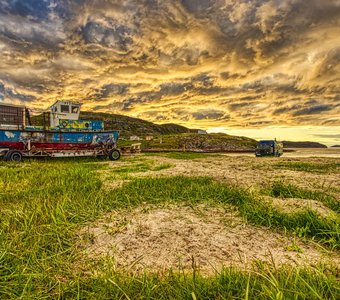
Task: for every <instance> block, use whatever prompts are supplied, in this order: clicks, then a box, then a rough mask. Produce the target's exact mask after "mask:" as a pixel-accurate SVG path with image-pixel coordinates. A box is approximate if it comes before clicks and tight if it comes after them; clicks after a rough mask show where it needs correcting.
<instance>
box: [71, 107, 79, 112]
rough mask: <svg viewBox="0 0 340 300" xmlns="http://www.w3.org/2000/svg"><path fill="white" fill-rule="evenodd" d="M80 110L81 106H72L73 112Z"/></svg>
mask: <svg viewBox="0 0 340 300" xmlns="http://www.w3.org/2000/svg"><path fill="white" fill-rule="evenodd" d="M78 111H79V107H78V106H72V113H73V114H77V113H78Z"/></svg>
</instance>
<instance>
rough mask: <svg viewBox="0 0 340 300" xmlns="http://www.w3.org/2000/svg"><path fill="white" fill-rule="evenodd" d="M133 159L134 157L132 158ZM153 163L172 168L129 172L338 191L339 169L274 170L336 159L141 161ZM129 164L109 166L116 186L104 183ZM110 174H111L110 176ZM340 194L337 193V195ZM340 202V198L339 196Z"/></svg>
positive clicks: (238, 184) (138, 175)
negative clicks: (285, 165) (288, 164)
mask: <svg viewBox="0 0 340 300" xmlns="http://www.w3.org/2000/svg"><path fill="white" fill-rule="evenodd" d="M134 159H135V158H134ZM143 160H144V161H145V160H146V161H150V160H151V161H153V164H154V165H160V164H165V163H168V164H171V165H172V167H171V168H168V169H164V170H160V171H147V172H140V173H133V172H131V173H129V175H130V176H134V177H161V176H177V175H182V176H208V177H212V178H215V179H217V180H219V181H221V182H224V183H228V184H235V185H237V186H242V187H246V188H253V187H257V188H258V187H261V186H262V187H263V186H265V185H266V184H268V183H270V182H273V181H282V180H284V181H285V182H288V183H293V184H295V185H298V186H300V187H304V188H308V189H313V190H321V191H324V190H325V189H326V190H327V191H332V190H335V191H336V192H340V173H339V172H340V170H339V171H338V172H329V173H327V174H324V173H312V172H301V171H294V170H288V169H279V168H275V167H274V165H275V164H277V163H279V162H309V163H322V164H324V163H340V159H337V158H285V157H280V158H256V157H253V156H252V157H248V156H229V155H221V156H211V157H208V158H203V159H194V160H181V159H171V158H167V157H162V156H148V157H145V156H141V157H140V161H143ZM129 164H131V162H130V160H129V158H127V159H125V160H124V159H123V160H121V161H119V162H113V163H109V170H108V172H107V170H106V171H103V172H102V175H103V176H104V177H103V178H104V181H105V182H106V184H107V186H108V187H109V186H110V185H113V187H114V188H115V187H116V184H117V183H116V182H114V180H113V181H111V182H108V181H107V180H105V172H106V175H107V174H110V170H111V171H114V169H115V168H120V167H122V166H125V165H129ZM111 174H112V173H111ZM337 194H339V193H337ZM339 200H340V197H339Z"/></svg>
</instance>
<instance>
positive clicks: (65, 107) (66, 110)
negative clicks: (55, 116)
mask: <svg viewBox="0 0 340 300" xmlns="http://www.w3.org/2000/svg"><path fill="white" fill-rule="evenodd" d="M60 112H62V113H69V112H70V110H69V107H68V105H60Z"/></svg>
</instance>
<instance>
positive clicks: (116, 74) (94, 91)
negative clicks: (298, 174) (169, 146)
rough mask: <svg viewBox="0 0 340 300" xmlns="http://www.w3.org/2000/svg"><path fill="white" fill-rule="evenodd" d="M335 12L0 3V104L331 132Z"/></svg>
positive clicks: (180, 1)
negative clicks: (76, 105)
mask: <svg viewBox="0 0 340 300" xmlns="http://www.w3.org/2000/svg"><path fill="white" fill-rule="evenodd" d="M339 28H340V1H339V0H326V1H325V0H308V1H304V0H281V1H279V0H214V1H212V0H162V1H161V0H138V1H137V0H125V1H121V0H96V1H94V0H76V1H71V0H25V1H20V0H0V101H6V102H11V103H15V104H19V103H25V104H26V105H29V106H31V107H32V108H34V109H41V108H42V107H47V106H48V105H49V104H51V103H52V102H54V101H55V100H56V99H72V100H77V101H80V102H82V103H83V104H84V109H88V110H98V111H103V112H113V113H124V114H128V115H132V116H137V117H142V118H146V119H148V120H150V121H157V122H177V123H180V124H183V125H187V126H192V127H202V128H207V129H208V128H212V127H221V126H224V127H245V126H247V127H248V128H249V127H252V128H256V127H264V126H278V125H280V126H282V125H285V126H305V125H313V126H323V125H329V126H340V98H339V95H340V76H339V74H340V64H339V62H340V35H339Z"/></svg>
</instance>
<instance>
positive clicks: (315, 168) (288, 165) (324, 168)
mask: <svg viewBox="0 0 340 300" xmlns="http://www.w3.org/2000/svg"><path fill="white" fill-rule="evenodd" d="M273 167H274V168H278V169H288V170H294V171H303V172H312V173H328V172H338V171H339V170H340V164H337V163H325V164H322V163H309V162H279V163H277V164H274V165H273Z"/></svg>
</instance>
